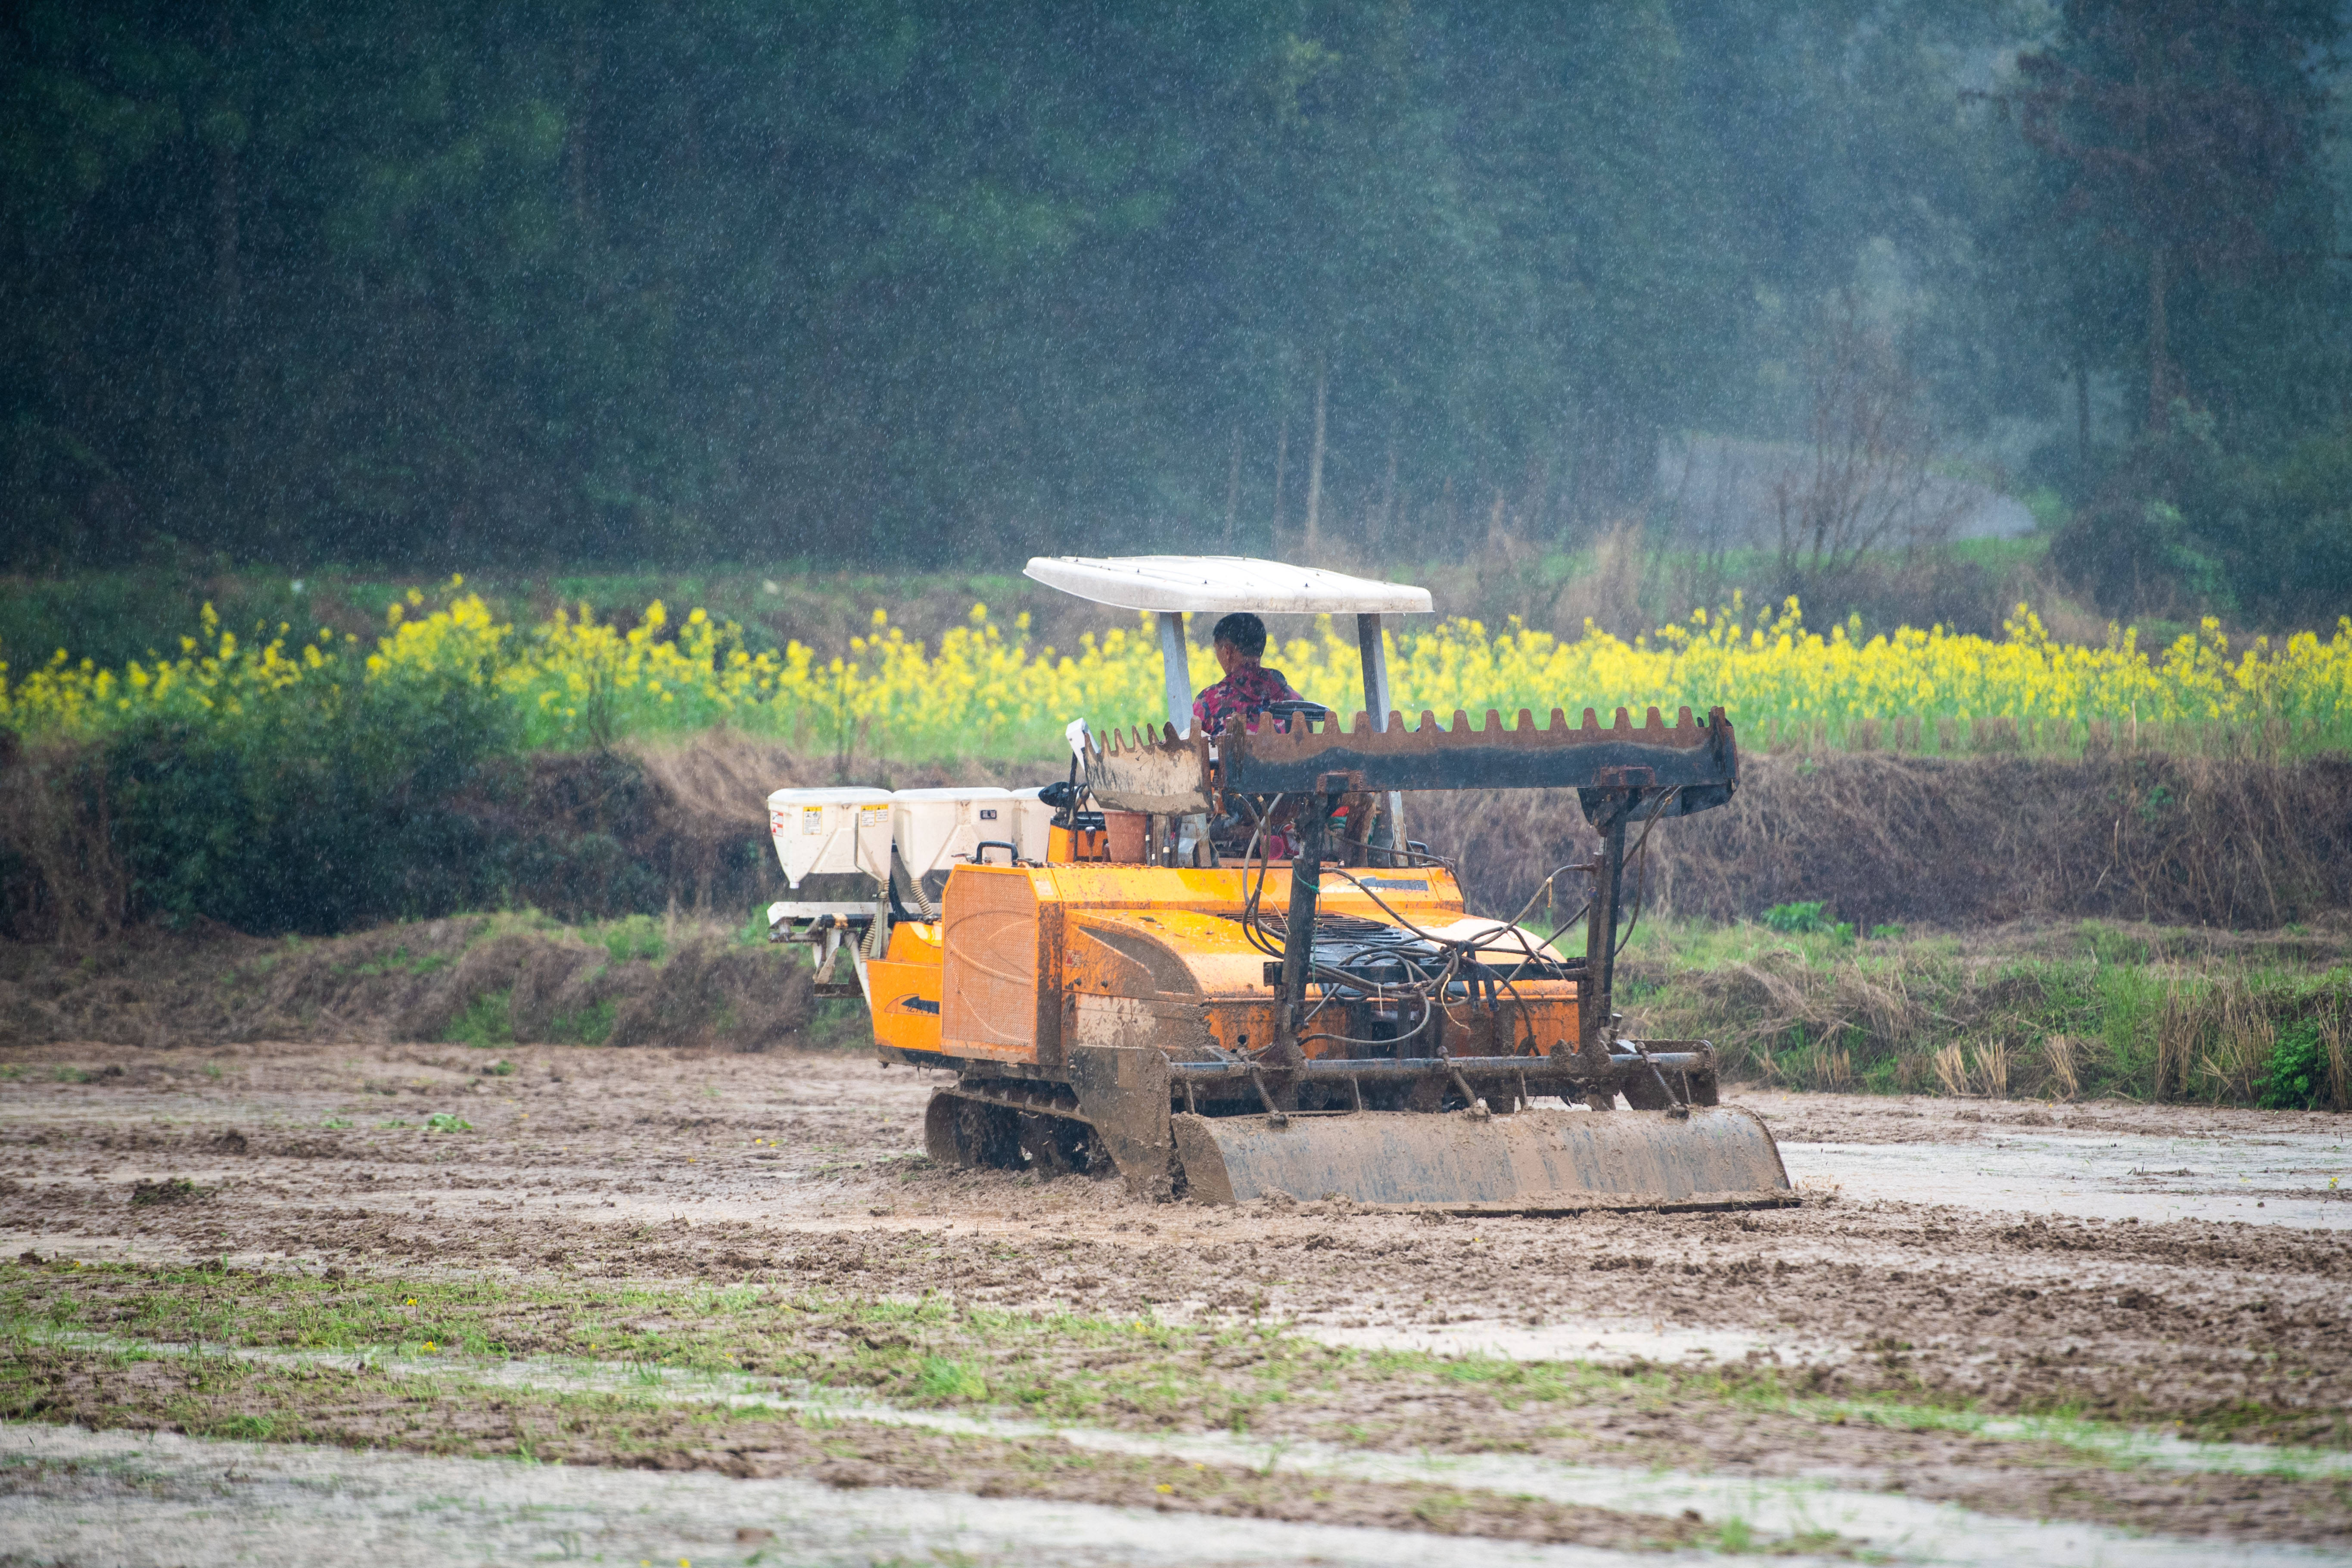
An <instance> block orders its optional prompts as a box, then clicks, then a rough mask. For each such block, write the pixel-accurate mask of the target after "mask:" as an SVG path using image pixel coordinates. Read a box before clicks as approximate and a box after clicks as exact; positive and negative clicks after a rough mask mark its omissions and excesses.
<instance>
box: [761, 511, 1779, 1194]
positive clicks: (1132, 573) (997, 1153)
mask: <svg viewBox="0 0 2352 1568" xmlns="http://www.w3.org/2000/svg"><path fill="white" fill-rule="evenodd" d="M1028 574H1029V575H1030V576H1032V577H1034V578H1036V579H1038V580H1040V581H1042V582H1045V583H1047V584H1052V585H1054V586H1055V587H1059V588H1062V589H1065V590H1066V591H1068V592H1071V593H1074V594H1077V595H1081V596H1084V597H1086V598H1088V599H1091V600H1094V601H1095V602H1097V603H1100V604H1106V605H1116V606H1118V607H1121V608H1127V609H1136V610H1144V611H1150V612H1153V613H1156V614H1157V616H1158V617H1159V626H1160V641H1161V646H1162V650H1163V653H1164V654H1165V657H1166V663H1167V681H1168V714H1169V718H1168V721H1167V722H1165V723H1161V724H1155V725H1152V726H1150V727H1149V728H1146V729H1139V730H1135V731H1130V732H1129V733H1128V734H1125V735H1120V734H1113V735H1112V736H1111V737H1109V739H1108V742H1103V741H1100V740H1097V738H1096V737H1095V736H1094V735H1093V734H1092V733H1091V732H1089V731H1087V728H1086V726H1085V725H1084V724H1083V723H1082V722H1074V723H1073V724H1072V725H1071V727H1070V732H1071V749H1072V762H1071V768H1070V776H1069V777H1068V778H1067V779H1066V780H1064V781H1061V782H1059V783H1057V784H1053V785H1050V786H1045V787H1043V788H1037V789H1029V790H1022V791H1008V790H1002V789H992V788H979V789H971V790H952V789H950V790H917V791H901V792H898V793H897V794H891V793H888V792H885V791H880V790H858V789H837V790H780V791H778V792H777V793H776V794H775V795H773V796H772V797H771V800H770V803H769V804H770V817H771V824H772V829H773V832H774V835H775V840H776V847H777V852H778V855H779V858H781V859H782V863H783V865H784V868H785V871H786V873H787V875H788V877H789V879H790V880H791V881H792V884H793V889H795V891H797V890H798V889H799V888H800V887H801V885H802V883H803V879H805V878H806V877H808V876H811V875H817V876H819V877H820V878H832V879H835V882H836V885H838V883H839V881H840V879H848V884H849V887H850V889H852V890H853V891H856V892H858V893H859V894H860V896H858V897H856V898H851V899H839V900H826V901H814V902H782V903H778V904H775V905H772V907H771V908H770V910H769V925H770V931H771V936H772V939H773V940H776V941H782V942H807V943H810V944H812V945H814V946H815V947H816V948H817V949H818V950H819V960H818V963H819V967H818V976H817V977H818V983H819V987H820V990H821V991H823V992H825V993H828V994H836V995H860V996H862V997H863V998H864V999H865V1001H866V1005H867V1006H868V1008H869V1009H870V1010H871V1012H872V1015H873V1020H874V1035H875V1039H876V1042H877V1048H878V1051H879V1054H880V1056H881V1057H882V1058H883V1059H884V1060H885V1061H888V1062H903V1063H907V1064H909V1065H912V1066H917V1067H925V1068H939V1069H943V1070H945V1071H948V1072H951V1073H952V1074H954V1081H953V1083H952V1084H950V1085H947V1086H944V1087H942V1088H940V1089H938V1090H937V1091H936V1092H935V1093H934V1094H933V1097H932V1100H931V1103H930V1107H929V1113H928V1117H927V1121H926V1124H925V1137H926V1142H927V1143H928V1146H929V1152H930V1154H931V1155H932V1157H933V1158H935V1159H939V1160H941V1161H945V1162H950V1163H958V1164H963V1165H978V1166H993V1167H1000V1168H1013V1169H1019V1168H1034V1169H1037V1170H1039V1171H1040V1172H1042V1173H1048V1174H1050V1173H1057V1172H1061V1171H1089V1172H1100V1171H1105V1170H1113V1169H1115V1170H1116V1171H1117V1172H1118V1173H1119V1174H1121V1175H1123V1176H1124V1177H1125V1178H1126V1180H1127V1181H1128V1183H1129V1184H1130V1186H1131V1187H1133V1188H1134V1189H1135V1190H1137V1191H1138V1192H1139V1193H1144V1194H1157V1195H1162V1196H1169V1195H1181V1196H1186V1197H1190V1198H1192V1199H1193V1200H1196V1201H1201V1202H1207V1203H1234V1202H1241V1201H1247V1200H1249V1199H1252V1198H1256V1197H1262V1196H1265V1195H1268V1194H1274V1193H1276V1192H1281V1193H1286V1194H1291V1195H1293V1196H1296V1197H1301V1198H1320V1197H1325V1196H1329V1195H1338V1196H1343V1197H1346V1198H1349V1199H1351V1200H1354V1201H1356V1202H1358V1203H1362V1204H1368V1205H1385V1206H1401V1207H1423V1208H1439V1209H1445V1210H1452V1211H1456V1212H1462V1211H1482V1210H1494V1211H1503V1212H1517V1213H1542V1212H1548V1211H1566V1210H1574V1209H1584V1208H1593V1207H1651V1206H1682V1207H1718V1206H1735V1205H1739V1206H1744V1205H1774V1204H1788V1203H1792V1202H1794V1201H1795V1199H1794V1196H1793V1194H1791V1192H1790V1185H1789V1179H1788V1175H1787V1173H1786V1171H1785V1170H1784V1169H1783V1168H1782V1166H1781V1163H1780V1151H1779V1149H1778V1148H1777V1147H1776V1146H1775V1144H1774V1143H1773V1142H1772V1137H1771V1134H1770V1133H1769V1131H1767V1130H1766V1129H1765V1127H1764V1124H1763V1122H1762V1121H1760V1120H1759V1119H1758V1118H1757V1117H1756V1116H1755V1115H1754V1114H1753V1113H1751V1112H1749V1111H1747V1110H1739V1109H1735V1108H1729V1107H1724V1106H1720V1105H1718V1104H1717V1094H1716V1064H1715V1055H1714V1051H1713V1048H1712V1047H1710V1046H1708V1045H1707V1044H1706V1042H1704V1041H1642V1040H1636V1039H1633V1038H1629V1037H1624V1036H1622V1035H1621V1034H1620V1033H1619V1032H1618V1030H1617V1028H1616V1023H1617V1018H1616V1016H1615V1015H1613V1014H1612V1012H1611V1010H1610V993H1611V974H1612V965H1613V963H1614V960H1615V958H1616V955H1617V949H1618V946H1619V935H1618V931H1619V925H1620V919H1619V894H1620V889H1621V883H1622V873H1623V868H1624V864H1625V858H1626V836H1627V833H1628V830H1629V829H1633V830H1635V831H1638V832H1640V833H1643V834H1646V833H1648V832H1650V831H1652V830H1653V828H1654V826H1655V825H1656V824H1657V823H1659V822H1661V821H1663V820H1665V819H1668V818H1672V817H1675V816H1685V815H1687V814H1689V813H1691V812H1695V811H1701V810H1705V809H1706V808H1707V807H1710V806H1714V805H1722V804H1723V803H1724V802H1726V801H1727V800H1728V799H1729V798H1730V797H1731V794H1732V792H1733V790H1734V789H1736V788H1737V787H1738V749H1737V747H1736V745H1735V743H1734V739H1733V735H1732V729H1731V725H1730V724H1729V723H1728V722H1727V721H1726V720H1725V718H1724V716H1723V713H1722V711H1721V710H1719V709H1718V710H1715V711H1713V712H1711V713H1710V714H1708V716H1707V717H1706V719H1705V720H1704V721H1699V720H1696V719H1694V718H1693V716H1692V714H1691V712H1690V710H1687V709H1685V710H1681V711H1680V713H1679V714H1678V715H1677V717H1676V719H1675V721H1674V722H1673V723H1671V724H1669V723H1667V722H1665V721H1664V720H1663V719H1662V717H1661V716H1660V714H1659V712H1658V710H1656V709H1654V708H1653V709H1650V710H1648V713H1647V717H1646V721H1644V722H1643V723H1642V724H1639V725H1636V724H1634V723H1633V722H1632V721H1631V717H1630V715H1629V714H1628V712H1627V710H1624V709H1622V708H1620V709H1617V710H1616V711H1615V716H1614V718H1615V721H1614V722H1613V723H1612V724H1609V725H1605V726H1604V725H1603V724H1601V722H1600V721H1599V719H1598V716H1597V715H1596V714H1595V713H1594V712H1593V711H1592V710H1590V709H1586V710H1583V711H1582V714H1581V722H1571V721H1570V720H1569V718H1568V716H1567V715H1566V714H1565V713H1564V712H1562V711H1561V710H1559V709H1554V710H1551V711H1550V712H1549V715H1548V721H1546V722H1538V721H1537V719H1536V718H1535V716H1534V715H1532V714H1531V713H1528V712H1527V711H1525V710H1522V711H1521V712H1520V713H1518V714H1517V718H1516V721H1511V722H1506V721H1504V720H1503V719H1502V718H1501V717H1500V716H1499V715H1497V714H1496V713H1494V712H1491V711H1490V712H1488V713H1487V714H1486V716H1485V721H1484V722H1483V723H1482V724H1475V725H1474V724H1473V723H1472V722H1471V721H1470V720H1469V719H1468V718H1467V716H1466V715H1464V714H1462V713H1458V712H1457V713H1455V714H1454V721H1453V723H1452V724H1451V725H1445V724H1441V723H1440V722H1439V721H1437V720H1436V718H1435V717H1434V716H1433V715H1432V714H1429V713H1425V712H1424V713H1423V714H1422V715H1421V718H1420V721H1419V723H1418V724H1414V725H1410V726H1409V725H1407V724H1406V723H1405V722H1404V721H1403V720H1402V715H1401V714H1398V713H1396V712H1393V711H1391V709H1390V702H1389V693H1388V680H1387V673H1386V667H1385V661H1384V657H1383V653H1382V647H1383V644H1382V639H1381V626H1382V617H1383V616H1391V615H1398V614H1407V613H1412V612H1416V611H1426V610H1428V609H1429V608H1430V607H1431V605H1430V598H1429V595H1428V594H1427V592H1426V591H1424V590H1423V589H1419V588H1412V587H1406V586H1403V585H1401V584H1389V583H1377V582H1370V581H1366V580H1363V579H1360V578H1355V577H1348V576H1343V575H1340V574H1336V573H1329V572H1322V571H1317V570H1313V569H1309V568H1305V567H1297V566H1288V565H1284V564H1282V563H1276V562H1265V561H1249V560H1241V559H1235V558H1230V557H1205V558H1204V557H1190V556H1143V557H1129V558H1124V559H1110V560H1089V559H1076V558H1057V559H1040V560H1035V561H1032V562H1031V563H1029V568H1028ZM1230 610H1251V611H1256V612H1261V613H1276V614H1280V613H1294V614H1297V613H1324V614H1353V615H1355V616H1357V625H1358V631H1359V637H1360V647H1361V648H1362V650H1363V659H1364V687H1365V707H1364V711H1363V712H1360V713H1359V714H1357V715H1355V717H1354V721H1353V722H1352V723H1343V722H1341V721H1340V718H1339V715H1338V714H1336V713H1333V712H1330V711H1328V710H1324V709H1321V708H1318V707H1316V706H1315V705H1313V704H1309V703H1277V704H1276V705H1275V706H1274V708H1273V709H1270V710H1267V711H1265V712H1264V713H1262V714H1259V715H1256V716H1255V717H1254V718H1253V719H1251V720H1250V721H1248V722H1247V723H1246V724H1229V725H1228V726H1227V727H1226V728H1225V730H1224V731H1223V732H1222V733H1220V734H1216V735H1209V734H1202V733H1195V732H1192V731H1191V718H1192V706H1191V692H1190V689H1189V683H1188V680H1187V674H1186V661H1185V658H1184V653H1185V648H1184V631H1183V616H1184V615H1185V614H1186V613H1187V612H1204V611H1230ZM1534 788H1573V789H1575V790H1577V791H1578V792H1579V795H1580V800H1581V803H1582V805H1583V810H1584V814H1585V816H1586V819H1587V820H1588V821H1589V822H1590V823H1591V826H1592V827H1593V828H1594V829H1595V830H1597V832H1598V834H1599V837H1600V842H1601V848H1600V851H1599V853H1598V854H1597V855H1596V856H1595V857H1594V858H1592V860H1591V862H1590V863H1589V864H1583V865H1578V866H1573V867H1563V868H1560V870H1559V872H1555V873H1554V874H1553V878H1552V879H1547V885H1549V884H1550V883H1551V882H1552V881H1553V880H1554V879H1564V878H1573V879H1574V883H1575V886H1576V887H1577V889H1579V890H1580V891H1581V892H1582V893H1584V894H1585V895H1587V897H1586V900H1585V905H1586V907H1585V910H1584V914H1583V917H1582V919H1583V928H1584V931H1583V934H1584V942H1583V951H1582V952H1581V953H1579V954H1575V955H1570V954H1566V953H1563V952H1561V951H1560V950H1559V949H1558V948H1556V947H1555V946H1553V945H1552V944H1551V942H1549V941H1548V940H1546V939H1545V938H1544V937H1542V936H1540V935H1538V934H1537V933H1536V932H1534V931H1530V930H1528V928H1527V927H1526V926H1525V925H1523V924H1522V923H1521V920H1524V918H1525V916H1526V914H1527V913H1528V911H1526V910H1522V911H1520V920H1500V919H1493V918H1485V919H1481V918H1475V917H1473V916H1471V915H1469V914H1468V912H1467V911H1466V910H1465V908H1464V905H1463V899H1462V893H1461V889H1460V888H1459V886H1458V885H1457V883H1456V881H1455V879H1454V875H1453V873H1452V871H1451V869H1450V868H1448V867H1447V865H1446V864H1445V863H1444V861H1443V860H1441V859H1440V858H1437V857H1434V856H1432V855H1430V854H1428V853H1427V852H1426V851H1425V849H1424V848H1423V847H1422V846H1421V845H1419V844H1417V843H1414V842H1412V841H1411V840H1409V839H1408V838H1407V837H1406V836H1405V834H1404V832H1403V817H1404V801H1405V797H1407V796H1408V795H1412V794H1414V793H1416V792H1426V791H1446V790H1494V789H1534ZM1531 907H1532V906H1531ZM845 964H846V966H847V968H848V970H849V973H846V974H845V973H843V970H844V966H845ZM1621 1101H1622V1106H1621Z"/></svg>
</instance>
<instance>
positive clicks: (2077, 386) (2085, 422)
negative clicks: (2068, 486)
mask: <svg viewBox="0 0 2352 1568" xmlns="http://www.w3.org/2000/svg"><path fill="white" fill-rule="evenodd" d="M2074 468H2075V482H2076V483H2078V484H2079V483H2082V482H2083V480H2084V478H2085V477H2087V476H2088V475H2089V473H2090V471H2091V366H2090V363H2089V362H2088V360H2087V359H2077V360H2076V361H2075V362H2074Z"/></svg>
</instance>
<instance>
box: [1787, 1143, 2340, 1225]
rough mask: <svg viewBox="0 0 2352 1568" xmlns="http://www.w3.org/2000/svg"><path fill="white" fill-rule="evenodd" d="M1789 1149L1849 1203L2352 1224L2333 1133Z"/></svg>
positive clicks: (1809, 1181) (1806, 1176)
mask: <svg viewBox="0 0 2352 1568" xmlns="http://www.w3.org/2000/svg"><path fill="white" fill-rule="evenodd" d="M1780 1158H1781V1160H1782V1161H1783V1162H1784V1163H1786V1164H1787V1165H1788V1168H1789V1175H1790V1178H1791V1179H1792V1180H1794V1181H1795V1182H1796V1183H1797V1184H1798V1185H1799V1186H1800V1188H1803V1187H1806V1186H1813V1187H1829V1186H1834V1187H1836V1188H1837V1189H1839V1190H1840V1191H1841V1192H1842V1193H1843V1195H1844V1196H1845V1197H1846V1198H1847V1199H1848V1200H1850V1201H1869V1200H1872V1199H1887V1200H1894V1201H1898V1202H1902V1203H1914V1204H1941V1205H1949V1206H1954V1207H1959V1208H1968V1209H1977V1210H1980V1211H1985V1212H1991V1213H2007V1214H2040V1215H2069V1216H2072V1217H2074V1218H2079V1219H2114V1220H2120V1219H2137V1220H2138V1221H2140V1222H2141V1223H2142V1224H2144V1225H2161V1224H2163V1223H2165V1222H2166V1221H2168V1220H2205V1221H2230V1220H2236V1221H2241V1222H2243V1223H2245V1224H2247V1225H2270V1226H2287V1227H2291V1228H2294V1229H2311V1230H2347V1229H2352V1142H2347V1140H2346V1139H2344V1138H2342V1137H2336V1136H2330V1135H2328V1134H2326V1133H2314V1132H2281V1133H2273V1134H2267V1135H2264V1136H2262V1137H2259V1138H2251V1137H2250V1138H2245V1139H2226V1140H2224V1139H2213V1138H2167V1137H2156V1136H2150V1135H2147V1134H2144V1133H2116V1134H2110V1135H2107V1136H2104V1137H2082V1136H2078V1135H2074V1134H2070V1133H2046V1132H2013V1131H2002V1132H2000V1133H1999V1134H1998V1135H1994V1134H1987V1135H1986V1136H1985V1138H1984V1139H1983V1140H1982V1141H1980V1142H1973V1143H1783V1144H1781V1145H1780ZM2339 1183H2340V1185H2338V1184H2339Z"/></svg>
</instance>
